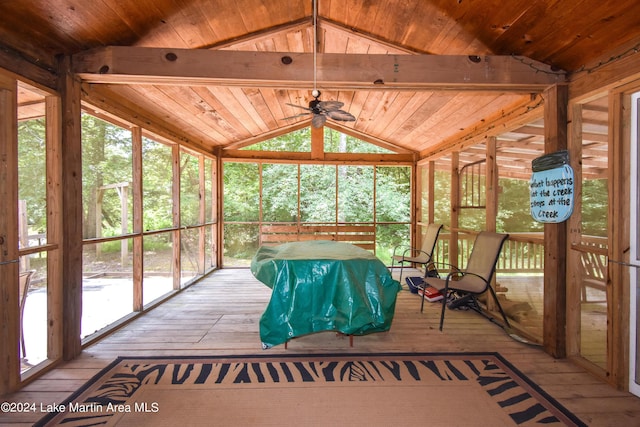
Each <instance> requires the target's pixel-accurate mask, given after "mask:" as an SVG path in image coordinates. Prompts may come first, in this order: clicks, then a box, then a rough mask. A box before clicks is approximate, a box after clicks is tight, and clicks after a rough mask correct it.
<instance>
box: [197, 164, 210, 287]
mask: <svg viewBox="0 0 640 427" xmlns="http://www.w3.org/2000/svg"><path fill="white" fill-rule="evenodd" d="M205 164H206V162H205V158H204V156H203V155H202V154H200V155H198V171H199V172H198V173H199V175H198V178H199V193H200V206H199V209H200V210H199V223H200V225H201V227H199V228H198V254H197V257H198V265H197V267H198V274H199V275H204V272H205V270H206V267H205V263H206V258H205V255H206V251H205V245H206V240H207V236H206V230H205V227H203V226H202V224H204V223H205V222H206V221H207V211H206V208H207V200H208V199H209V196H208V195H207V194H206V193H205V188H206V184H205V174H204V168H205Z"/></svg>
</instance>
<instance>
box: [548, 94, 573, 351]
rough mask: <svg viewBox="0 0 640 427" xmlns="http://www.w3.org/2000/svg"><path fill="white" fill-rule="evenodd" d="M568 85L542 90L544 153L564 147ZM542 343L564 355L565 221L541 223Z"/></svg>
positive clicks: (549, 349)
mask: <svg viewBox="0 0 640 427" xmlns="http://www.w3.org/2000/svg"><path fill="white" fill-rule="evenodd" d="M568 93H569V91H568V88H567V86H566V85H556V86H553V87H551V88H549V89H547V90H546V91H545V92H544V98H545V99H546V102H545V108H544V123H545V126H544V129H545V138H544V139H545V144H544V145H545V153H554V152H556V151H559V150H565V149H567V104H568ZM544 249H545V259H544V319H543V346H544V349H545V351H546V352H547V353H549V354H550V355H552V356H553V357H557V358H562V357H566V352H567V349H566V310H567V293H566V290H567V283H566V272H567V263H566V261H567V223H566V222H562V223H558V224H545V225H544Z"/></svg>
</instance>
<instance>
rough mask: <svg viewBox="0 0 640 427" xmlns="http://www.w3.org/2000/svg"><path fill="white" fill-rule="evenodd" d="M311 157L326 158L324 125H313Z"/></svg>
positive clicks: (314, 158)
mask: <svg viewBox="0 0 640 427" xmlns="http://www.w3.org/2000/svg"><path fill="white" fill-rule="evenodd" d="M311 158H312V159H313V160H323V159H324V126H322V127H319V128H315V127H313V126H311Z"/></svg>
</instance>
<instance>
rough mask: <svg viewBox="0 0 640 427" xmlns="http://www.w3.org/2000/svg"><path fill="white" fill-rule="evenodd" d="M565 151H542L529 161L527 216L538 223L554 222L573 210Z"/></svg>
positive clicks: (570, 172)
mask: <svg viewBox="0 0 640 427" xmlns="http://www.w3.org/2000/svg"><path fill="white" fill-rule="evenodd" d="M568 163H569V153H568V152H567V151H566V150H565V151H558V152H556V153H551V154H545V155H544V156H540V157H538V158H536V159H534V160H533V161H532V162H531V166H532V169H533V174H532V175H531V181H530V184H529V191H530V200H531V216H532V217H533V219H535V220H536V221H538V222H546V223H558V222H563V221H566V220H567V219H569V217H570V216H571V214H572V213H573V201H574V177H573V169H572V168H571V166H569V165H568Z"/></svg>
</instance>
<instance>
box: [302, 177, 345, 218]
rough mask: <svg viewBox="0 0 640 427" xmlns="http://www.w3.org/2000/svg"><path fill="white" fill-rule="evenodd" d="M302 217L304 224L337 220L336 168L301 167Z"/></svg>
mask: <svg viewBox="0 0 640 427" xmlns="http://www.w3.org/2000/svg"><path fill="white" fill-rule="evenodd" d="M300 173H301V176H300V187H301V188H300V215H301V221H302V222H333V221H335V220H336V167H335V166H332V165H302V166H300Z"/></svg>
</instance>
